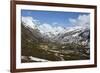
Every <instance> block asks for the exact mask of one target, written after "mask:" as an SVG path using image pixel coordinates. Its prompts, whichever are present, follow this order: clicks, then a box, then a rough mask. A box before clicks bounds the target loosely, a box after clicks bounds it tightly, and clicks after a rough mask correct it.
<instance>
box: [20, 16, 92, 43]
mask: <svg viewBox="0 0 100 73" xmlns="http://www.w3.org/2000/svg"><path fill="white" fill-rule="evenodd" d="M22 23H23V24H24V26H25V27H28V28H30V30H32V29H36V30H38V33H39V34H38V35H39V36H41V38H43V39H44V40H45V39H46V40H47V39H48V40H49V41H51V42H58V43H61V44H64V43H72V42H75V43H80V42H86V43H87V42H89V35H90V31H89V28H88V27H84V28H83V27H82V26H75V27H66V28H64V27H61V26H52V25H50V24H46V23H45V24H39V22H38V20H35V19H33V18H32V17H22ZM35 34H36V33H35Z"/></svg>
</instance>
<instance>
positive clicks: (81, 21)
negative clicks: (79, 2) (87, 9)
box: [69, 14, 90, 28]
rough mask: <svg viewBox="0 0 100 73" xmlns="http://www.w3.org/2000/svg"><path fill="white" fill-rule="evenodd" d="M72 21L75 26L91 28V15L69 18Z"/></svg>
mask: <svg viewBox="0 0 100 73" xmlns="http://www.w3.org/2000/svg"><path fill="white" fill-rule="evenodd" d="M69 21H70V23H71V24H73V25H75V26H80V27H83V28H85V27H87V28H89V26H90V15H85V14H84V15H79V16H78V18H76V19H72V18H71V19H69Z"/></svg>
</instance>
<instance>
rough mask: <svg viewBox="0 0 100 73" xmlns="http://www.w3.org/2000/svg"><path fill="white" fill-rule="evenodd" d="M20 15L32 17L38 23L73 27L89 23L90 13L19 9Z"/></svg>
mask: <svg viewBox="0 0 100 73" xmlns="http://www.w3.org/2000/svg"><path fill="white" fill-rule="evenodd" d="M21 16H22V17H32V18H33V19H35V20H37V21H38V22H39V23H40V24H49V25H51V26H61V27H65V28H66V27H73V26H83V27H85V26H86V27H88V26H89V25H90V14H89V13H80V12H58V11H57V12H56V11H36V10H21Z"/></svg>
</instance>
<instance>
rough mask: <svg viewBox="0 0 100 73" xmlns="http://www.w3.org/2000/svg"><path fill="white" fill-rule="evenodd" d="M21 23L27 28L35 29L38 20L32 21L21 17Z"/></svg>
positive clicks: (30, 18) (27, 17) (29, 18)
mask: <svg viewBox="0 0 100 73" xmlns="http://www.w3.org/2000/svg"><path fill="white" fill-rule="evenodd" d="M21 20H22V22H23V23H24V25H25V26H26V27H27V26H28V27H31V28H35V27H36V26H37V25H36V24H37V23H38V20H36V19H33V18H32V17H29V16H26V17H22V18H21Z"/></svg>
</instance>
